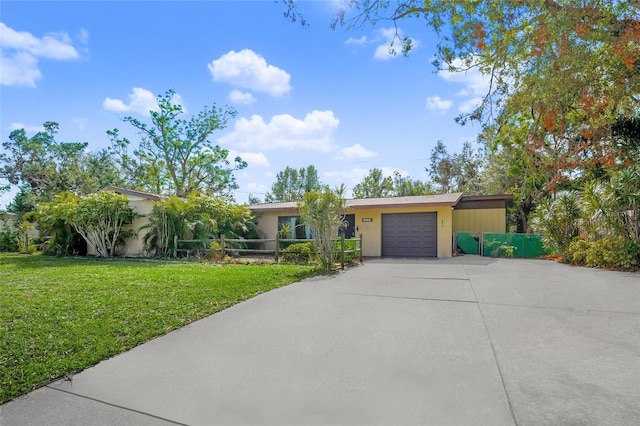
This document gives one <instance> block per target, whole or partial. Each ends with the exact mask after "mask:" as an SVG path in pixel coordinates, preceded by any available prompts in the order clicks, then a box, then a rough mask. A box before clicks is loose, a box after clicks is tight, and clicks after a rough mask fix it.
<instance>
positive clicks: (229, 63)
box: [208, 49, 291, 97]
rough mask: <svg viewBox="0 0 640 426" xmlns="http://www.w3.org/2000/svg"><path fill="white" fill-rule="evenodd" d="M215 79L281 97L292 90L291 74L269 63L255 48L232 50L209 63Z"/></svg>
mask: <svg viewBox="0 0 640 426" xmlns="http://www.w3.org/2000/svg"><path fill="white" fill-rule="evenodd" d="M208 68H209V71H210V72H211V76H212V77H213V81H218V82H222V83H228V84H230V85H232V86H237V87H240V88H243V89H248V90H254V91H256V92H263V93H267V94H269V95H271V96H275V97H280V96H284V95H287V94H289V92H291V85H290V84H289V81H290V80H291V76H290V75H289V74H288V73H287V72H286V71H284V70H282V69H280V68H278V67H276V66H273V65H269V64H267V61H266V60H265V59H264V58H263V57H262V56H260V55H258V54H257V53H255V52H254V51H253V50H250V49H243V50H241V51H240V52H236V51H235V50H232V51H230V52H228V53H225V54H224V55H222V56H221V57H220V58H218V59H216V60H214V61H213V62H211V63H210V64H209V65H208Z"/></svg>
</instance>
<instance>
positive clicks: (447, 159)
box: [426, 141, 483, 195]
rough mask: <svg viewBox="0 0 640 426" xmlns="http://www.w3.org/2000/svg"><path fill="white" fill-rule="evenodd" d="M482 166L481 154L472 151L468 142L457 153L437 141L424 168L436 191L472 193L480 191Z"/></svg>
mask: <svg viewBox="0 0 640 426" xmlns="http://www.w3.org/2000/svg"><path fill="white" fill-rule="evenodd" d="M482 167H483V164H482V156H481V155H480V154H479V153H477V152H476V151H474V149H473V147H472V146H471V143H470V142H468V141H467V142H465V143H464V144H463V145H462V150H461V151H460V152H459V153H454V154H451V153H449V151H448V150H447V147H446V145H445V144H444V143H443V142H442V141H438V142H437V143H436V145H435V146H434V147H433V148H432V149H431V154H430V157H429V167H427V168H426V170H427V172H428V173H429V176H430V177H431V180H432V182H433V183H434V184H435V185H436V188H437V190H438V192H441V193H447V192H464V193H465V194H468V195H474V194H479V193H481V192H482V185H481V182H480V172H481V170H482Z"/></svg>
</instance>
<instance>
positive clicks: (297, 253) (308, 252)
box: [282, 241, 318, 263]
mask: <svg viewBox="0 0 640 426" xmlns="http://www.w3.org/2000/svg"><path fill="white" fill-rule="evenodd" d="M282 259H283V260H284V261H285V262H292V263H309V262H311V261H315V260H317V259H318V248H317V246H316V244H315V242H313V241H307V242H304V243H296V244H291V245H290V246H289V247H287V248H285V249H284V250H282Z"/></svg>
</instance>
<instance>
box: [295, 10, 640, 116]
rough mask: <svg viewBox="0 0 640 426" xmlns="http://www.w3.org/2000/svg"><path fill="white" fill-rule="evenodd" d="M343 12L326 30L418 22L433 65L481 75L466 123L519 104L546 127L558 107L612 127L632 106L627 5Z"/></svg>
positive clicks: (636, 32) (634, 60)
mask: <svg viewBox="0 0 640 426" xmlns="http://www.w3.org/2000/svg"><path fill="white" fill-rule="evenodd" d="M284 3H285V4H287V7H288V9H291V8H292V6H293V7H294V8H295V5H293V4H291V2H288V1H285V2H284ZM343 5H344V8H343V9H342V10H340V11H339V13H338V14H337V16H336V19H335V21H334V25H347V26H348V27H349V28H358V27H361V26H362V25H364V24H367V23H368V24H375V23H377V22H380V21H392V22H395V23H396V25H398V23H399V21H401V20H403V19H410V18H422V19H423V20H424V22H425V24H426V25H427V26H429V27H431V28H432V29H433V30H435V32H436V33H437V34H438V35H439V36H440V41H439V44H438V46H437V53H436V60H435V61H434V63H435V65H436V66H437V67H439V68H443V69H447V70H450V71H454V72H455V71H465V70H467V69H469V68H472V67H477V68H478V69H479V70H480V71H482V72H483V73H484V74H486V75H487V76H488V77H489V78H490V80H491V85H490V88H489V91H488V92H487V96H486V97H485V99H484V100H483V102H482V103H481V104H480V105H479V108H478V109H477V110H475V111H473V112H472V113H470V114H469V116H468V117H467V118H471V119H482V118H485V119H490V118H492V114H491V112H492V107H494V106H498V107H499V108H504V109H505V110H511V112H512V113H513V112H515V111H517V110H518V109H517V108H512V107H517V106H518V105H520V106H522V105H526V106H527V109H531V110H533V112H534V114H535V115H542V116H544V118H545V119H546V120H548V121H550V120H551V117H552V116H555V117H556V118H558V119H560V118H561V116H562V115H564V117H565V118H567V117H568V116H569V114H570V113H571V111H570V110H569V109H567V108H570V107H572V106H575V105H577V104H581V105H582V106H583V109H582V110H581V111H578V113H577V114H573V115H578V116H581V117H579V118H580V120H582V121H583V122H584V123H585V124H586V123H592V124H595V123H602V122H608V123H612V122H613V121H615V118H616V116H617V115H618V113H620V112H628V111H632V110H633V109H634V108H635V107H636V106H637V102H638V97H637V95H638V93H639V90H638V89H639V87H640V73H639V72H638V69H639V68H638V67H639V58H640V45H639V44H638V43H637V41H638V39H640V13H639V5H638V2H637V1H606V0H589V1H584V2H575V1H571V0H547V1H537V2H536V1H529V2H514V1H511V0H497V1H491V2H478V1H467V2H457V1H455V2H454V1H448V0H431V1H423V0H398V1H394V2H389V1H384V0H352V1H348V2H344V3H343ZM292 15H293V17H294V18H297V16H296V15H295V14H293V13H291V12H289V14H288V16H289V17H290V18H291V17H292ZM394 42H395V44H396V46H397V50H398V51H402V52H403V53H407V52H409V51H410V50H411V49H412V47H413V44H412V39H411V34H406V35H403V36H400V35H399V34H397V37H396V39H395V40H394ZM594 64H597V66H595V65H594ZM612 82H615V84H611V83H612ZM531 100H535V102H534V103H531ZM523 101H524V103H523ZM503 102H506V103H507V104H505V103H503ZM574 111H575V110H574ZM486 113H488V116H485V114H486Z"/></svg>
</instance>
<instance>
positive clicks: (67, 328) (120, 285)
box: [0, 254, 320, 404]
mask: <svg viewBox="0 0 640 426" xmlns="http://www.w3.org/2000/svg"><path fill="white" fill-rule="evenodd" d="M319 273H320V271H319V270H318V269H316V268H313V267H308V266H295V265H276V264H271V265H225V266H221V265H210V264H199V263H173V262H171V263H170V262H149V261H141V260H121V259H118V260H105V259H102V260H96V259H84V258H62V259H58V258H53V257H47V256H42V255H36V256H21V255H7V254H0V404H2V403H5V402H8V401H9V400H11V399H13V398H15V397H17V396H20V395H23V394H25V393H28V392H30V391H32V390H34V389H36V388H38V387H40V386H43V385H45V384H47V383H49V382H51V381H53V380H55V379H58V378H60V377H64V376H67V375H70V374H73V373H77V372H79V371H82V370H84V369H86V368H88V367H90V366H92V365H95V364H97V363H98V362H100V361H102V360H105V359H107V358H110V357H112V356H114V355H116V354H119V353H121V352H124V351H126V350H128V349H131V348H133V347H134V346H137V345H139V344H141V343H144V342H146V341H148V340H151V339H153V338H154V337H157V336H161V335H163V334H166V333H168V332H169V331H171V330H174V329H176V328H179V327H182V326H184V325H187V324H189V323H192V322H194V321H196V320H199V319H201V318H204V317H206V316H209V315H211V314H214V313H216V312H219V311H221V310H223V309H226V308H228V307H230V306H232V305H234V304H236V303H239V302H241V301H243V300H246V299H249V298H251V297H254V296H256V295H258V294H260V293H264V292H267V291H269V290H272V289H275V288H278V287H281V286H284V285H288V284H291V283H293V282H296V281H299V280H301V279H303V278H306V277H309V276H313V275H317V274H319Z"/></svg>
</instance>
